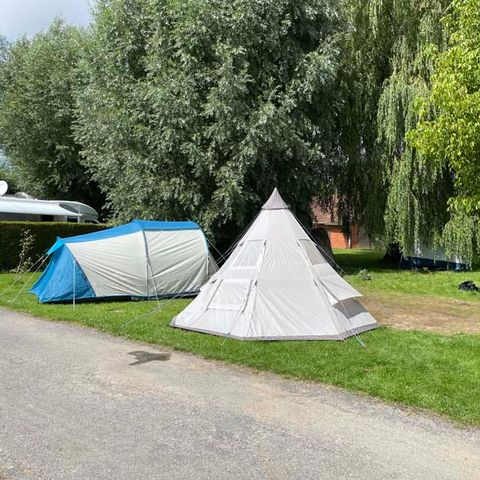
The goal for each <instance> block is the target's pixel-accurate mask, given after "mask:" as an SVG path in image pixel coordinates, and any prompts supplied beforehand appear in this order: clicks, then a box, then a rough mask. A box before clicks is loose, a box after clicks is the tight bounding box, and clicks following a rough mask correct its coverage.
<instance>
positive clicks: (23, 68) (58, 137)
mask: <svg viewBox="0 0 480 480" xmlns="http://www.w3.org/2000/svg"><path fill="white" fill-rule="evenodd" d="M83 42H84V34H83V33H82V32H81V31H79V30H78V29H77V28H75V27H70V26H65V25H63V24H62V23H61V22H60V21H56V22H54V23H53V25H52V26H51V27H50V29H49V30H48V31H47V32H45V33H40V34H38V35H36V36H35V37H34V38H33V39H32V40H27V39H26V38H22V39H20V40H18V41H17V42H15V43H13V44H12V45H11V47H10V49H9V50H8V53H7V55H6V60H5V61H4V62H3V63H1V64H0V145H2V146H3V148H4V150H5V153H6V155H7V157H8V159H9V160H10V161H11V163H12V167H13V173H14V175H15V179H16V180H17V183H18V186H19V187H20V188H21V189H24V190H25V191H27V192H29V193H31V194H32V195H37V196H44V197H47V198H58V197H64V198H67V199H71V200H78V201H84V202H86V203H88V204H91V205H92V206H94V207H97V208H98V207H100V206H101V197H100V196H99V192H98V189H97V188H96V186H95V184H94V183H93V182H91V181H90V178H89V177H88V175H87V174H86V173H85V169H84V168H83V167H82V166H81V165H80V163H79V161H78V158H79V146H78V144H77V143H76V142H75V140H74V138H73V134H72V123H73V121H74V119H75V112H74V100H73V90H74V88H75V66H76V63H77V61H78V56H79V52H80V46H81V44H82V43H83Z"/></svg>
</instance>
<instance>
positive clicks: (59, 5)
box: [0, 0, 94, 41]
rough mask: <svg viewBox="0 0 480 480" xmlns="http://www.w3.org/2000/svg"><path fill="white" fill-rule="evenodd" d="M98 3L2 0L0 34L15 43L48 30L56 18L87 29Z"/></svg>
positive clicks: (87, 0) (72, 0)
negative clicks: (91, 14)
mask: <svg viewBox="0 0 480 480" xmlns="http://www.w3.org/2000/svg"><path fill="white" fill-rule="evenodd" d="M93 1H94V0H0V33H1V34H3V35H4V36H6V37H7V38H8V40H10V41H13V40H15V39H17V38H18V37H19V36H21V35H23V34H26V35H27V36H29V37H31V36H32V35H34V34H35V33H38V32H40V31H42V30H45V29H46V28H48V26H49V25H50V24H51V23H52V21H53V19H54V18H55V17H61V18H63V19H64V20H65V21H66V22H67V23H70V24H73V25H79V26H86V25H88V24H89V22H90V5H92V2H93Z"/></svg>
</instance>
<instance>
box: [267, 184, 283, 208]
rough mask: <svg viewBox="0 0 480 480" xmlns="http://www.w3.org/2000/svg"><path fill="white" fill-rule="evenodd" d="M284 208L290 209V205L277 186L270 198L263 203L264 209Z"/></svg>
mask: <svg viewBox="0 0 480 480" xmlns="http://www.w3.org/2000/svg"><path fill="white" fill-rule="evenodd" d="M282 209H288V205H287V204H286V203H285V201H284V200H283V198H282V196H281V195H280V192H279V191H278V189H277V187H275V188H274V189H273V192H272V194H271V195H270V198H269V199H268V200H267V201H266V202H265V204H264V205H263V207H262V210H282Z"/></svg>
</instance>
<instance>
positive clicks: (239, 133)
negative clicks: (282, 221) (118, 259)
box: [0, 0, 480, 261]
mask: <svg viewBox="0 0 480 480" xmlns="http://www.w3.org/2000/svg"><path fill="white" fill-rule="evenodd" d="M479 12H480V8H479V4H478V0H453V2H452V1H451V0H342V1H341V2H334V1H333V0H308V1H307V0H296V1H293V0H276V1H273V0H264V1H261V2H259V1H257V0H232V1H231V2H224V1H222V0H204V1H198V0H99V1H98V2H97V4H96V7H95V13H94V16H93V21H92V25H91V27H90V28H89V29H88V30H87V31H86V32H84V31H80V30H78V29H75V28H73V27H67V26H65V25H63V24H61V23H59V22H56V23H55V24H54V25H53V26H52V28H51V29H50V30H49V31H48V32H46V33H44V34H40V35H38V36H36V37H34V38H33V39H32V40H26V39H21V40H19V41H17V42H15V43H14V44H13V45H12V46H11V47H8V48H7V50H6V52H7V54H6V56H5V55H4V58H5V61H4V62H3V63H1V62H0V65H1V66H0V144H3V145H4V146H5V148H6V153H7V155H8V157H9V158H10V160H11V162H12V164H13V167H14V171H16V172H17V173H20V175H19V178H21V179H22V180H21V182H22V184H21V186H22V187H23V185H25V186H26V187H25V188H27V187H28V188H29V189H30V191H33V192H34V193H35V186H39V187H40V188H41V189H42V194H45V195H49V196H52V195H59V194H61V195H65V196H70V197H71V198H76V199H83V200H85V201H87V202H88V203H93V204H94V205H96V201H97V200H96V199H98V198H99V197H98V191H97V190H96V187H95V185H96V184H98V186H99V188H100V190H101V191H102V193H103V194H104V195H105V198H106V202H107V205H108V208H109V209H110V210H111V212H112V214H113V216H114V218H115V219H116V220H117V221H125V220H130V219H132V218H134V217H143V218H156V219H171V220H173V219H186V218H190V219H193V220H196V221H198V222H199V223H200V224H201V225H202V227H204V228H205V229H206V230H207V232H208V233H209V234H214V235H215V237H216V240H217V241H218V240H219V239H220V240H221V239H225V240H226V243H228V242H229V241H231V240H232V239H233V238H234V237H235V235H236V233H238V231H240V230H241V229H242V228H243V227H244V226H245V225H246V224H247V223H248V222H249V221H250V220H251V218H252V217H253V215H254V214H255V212H256V211H257V209H258V208H259V206H260V205H261V204H262V202H263V201H264V200H265V198H266V197H267V196H268V195H269V193H270V192H271V190H272V189H273V187H274V186H278V187H279V189H280V190H281V191H282V194H283V195H284V196H285V197H286V199H287V200H288V201H289V203H290V204H291V206H292V207H293V209H294V210H295V211H296V212H297V213H299V214H301V215H302V216H303V217H304V218H305V217H306V216H307V212H308V210H309V205H310V202H311V199H312V197H315V198H317V199H318V201H319V202H320V203H322V204H323V205H324V206H326V207H328V208H331V209H332V212H333V210H335V209H336V211H335V212H333V213H336V214H337V216H339V217H340V218H341V219H342V221H343V223H344V226H345V228H346V229H347V230H348V228H349V225H350V224H351V223H352V222H361V223H362V224H363V225H364V226H365V227H366V229H367V231H368V232H369V234H370V235H371V236H372V237H373V238H374V239H377V240H379V241H381V242H383V243H384V244H385V243H390V242H394V243H396V244H398V245H399V246H400V249H401V250H402V251H403V252H404V253H407V254H409V253H411V252H412V251H413V250H414V249H415V248H416V247H418V246H419V245H422V244H427V245H430V246H434V247H440V246H447V247H448V249H449V252H450V253H457V254H460V256H462V258H463V259H464V260H466V261H470V260H471V259H472V258H473V255H474V252H475V249H477V251H478V248H479V243H480V242H479V241H478V231H479V228H480V227H479V220H478V218H479V210H480V193H479V192H480V189H479V184H480V181H479V177H480V172H479V168H480V167H479V164H480V163H479V161H478V153H479V152H478V150H479V141H478V138H479V133H480V132H479V131H478V130H479V124H478V120H477V118H478V116H479V115H478V114H479V113H480V112H479V109H480V107H479V105H480V103H479V100H478V99H479V96H478V90H479V86H480V74H479V71H480V69H479V67H478V65H479V64H480V63H479V62H478V60H479V56H480V55H479V52H480V49H479V47H478V45H477V43H478V42H477V41H476V39H477V38H478V34H479V33H480V32H479V31H478V30H479V29H478V25H479V23H480V22H479V15H480V14H479ZM4 51H5V49H4ZM1 58H2V57H1V53H0V59H1ZM90 178H91V179H92V180H90ZM333 200H338V205H336V203H337V202H334V201H333ZM452 247H455V248H452Z"/></svg>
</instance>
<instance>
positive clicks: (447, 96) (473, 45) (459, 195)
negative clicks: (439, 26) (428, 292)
mask: <svg viewBox="0 0 480 480" xmlns="http://www.w3.org/2000/svg"><path fill="white" fill-rule="evenodd" d="M445 23H446V25H447V26H448V30H449V32H450V41H449V47H448V49H447V50H446V51H444V52H443V53H440V54H439V55H438V63H437V66H436V71H435V74H434V76H433V81H432V89H431V93H430V95H428V96H427V97H426V98H425V100H424V101H423V102H422V104H421V108H420V114H421V121H420V123H419V124H418V125H417V128H416V129H415V131H413V132H412V134H411V142H412V143H413V144H414V145H415V146H416V147H417V148H418V151H420V152H422V155H423V156H424V157H425V158H427V159H428V161H429V163H430V165H432V168H435V169H437V170H441V169H450V170H451V171H452V179H453V181H454V192H453V195H452V197H451V198H450V201H449V207H450V208H449V214H450V218H449V221H448V223H447V224H446V226H445V231H444V234H443V243H444V244H445V245H446V247H447V249H448V250H449V251H450V252H451V253H452V254H457V255H459V256H460V257H463V258H465V259H467V260H471V259H472V257H473V255H474V253H475V251H477V252H480V122H479V119H480V93H479V92H480V63H479V59H480V45H479V42H478V39H479V36H480V2H479V1H478V0H454V2H453V3H452V8H451V11H450V14H449V16H448V17H447V18H446V19H445Z"/></svg>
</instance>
